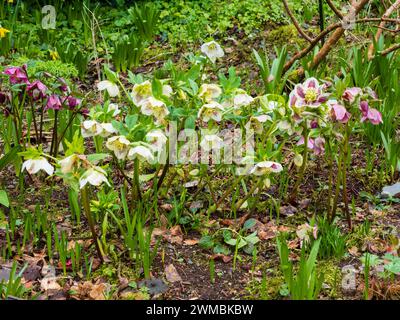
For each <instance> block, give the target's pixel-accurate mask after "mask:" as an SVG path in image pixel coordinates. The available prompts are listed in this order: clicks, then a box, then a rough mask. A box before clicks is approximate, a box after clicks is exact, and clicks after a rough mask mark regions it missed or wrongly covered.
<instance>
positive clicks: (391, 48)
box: [381, 43, 400, 56]
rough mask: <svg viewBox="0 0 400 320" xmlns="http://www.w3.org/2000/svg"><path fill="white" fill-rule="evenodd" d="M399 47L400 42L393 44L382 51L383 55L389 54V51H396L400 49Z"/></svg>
mask: <svg viewBox="0 0 400 320" xmlns="http://www.w3.org/2000/svg"><path fill="white" fill-rule="evenodd" d="M399 49H400V43H397V44H395V45H393V46H391V47H389V48H387V49H385V50H383V51H382V52H381V55H383V56H386V55H388V54H389V53H391V52H394V51H396V50H399Z"/></svg>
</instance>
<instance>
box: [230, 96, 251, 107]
mask: <svg viewBox="0 0 400 320" xmlns="http://www.w3.org/2000/svg"><path fill="white" fill-rule="evenodd" d="M253 101H254V98H253V97H252V96H250V95H248V94H247V93H240V94H237V95H236V96H235V97H234V98H233V106H234V107H235V109H239V108H241V107H244V106H248V105H249V104H251V103H252V102H253Z"/></svg>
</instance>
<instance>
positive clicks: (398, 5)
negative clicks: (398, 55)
mask: <svg viewBox="0 0 400 320" xmlns="http://www.w3.org/2000/svg"><path fill="white" fill-rule="evenodd" d="M399 8H400V0H396V1H395V2H394V3H393V4H392V5H391V6H390V7H389V8H388V9H387V10H386V12H385V13H384V15H383V16H382V21H381V23H380V24H379V26H380V27H381V28H379V29H378V31H377V32H376V34H375V42H377V41H378V40H379V38H380V36H381V35H382V32H383V30H382V28H383V27H385V25H386V21H385V20H383V19H385V18H389V17H390V15H391V14H392V13H393V12H394V11H396V10H397V9H399ZM373 56H374V44H373V43H371V45H370V46H369V48H368V59H370V60H371V59H372V58H373Z"/></svg>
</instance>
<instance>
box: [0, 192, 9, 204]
mask: <svg viewBox="0 0 400 320" xmlns="http://www.w3.org/2000/svg"><path fill="white" fill-rule="evenodd" d="M0 204H2V205H3V206H5V207H7V208H9V207H10V201H9V200H8V196H7V193H6V192H5V191H4V190H0Z"/></svg>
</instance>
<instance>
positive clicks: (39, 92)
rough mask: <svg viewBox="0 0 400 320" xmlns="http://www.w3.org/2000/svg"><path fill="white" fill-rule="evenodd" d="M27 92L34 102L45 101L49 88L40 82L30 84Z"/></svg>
mask: <svg viewBox="0 0 400 320" xmlns="http://www.w3.org/2000/svg"><path fill="white" fill-rule="evenodd" d="M26 91H27V92H28V94H29V95H30V96H31V97H32V98H33V99H34V100H39V99H43V98H45V97H46V96H47V94H46V91H47V87H46V86H45V85H44V84H43V83H42V82H41V81H39V80H35V81H33V82H32V83H30V84H28V86H27V88H26Z"/></svg>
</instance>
